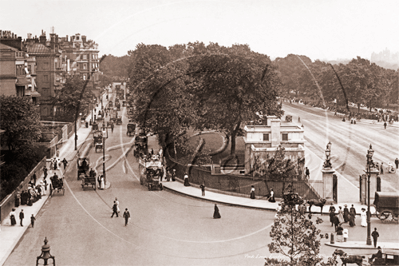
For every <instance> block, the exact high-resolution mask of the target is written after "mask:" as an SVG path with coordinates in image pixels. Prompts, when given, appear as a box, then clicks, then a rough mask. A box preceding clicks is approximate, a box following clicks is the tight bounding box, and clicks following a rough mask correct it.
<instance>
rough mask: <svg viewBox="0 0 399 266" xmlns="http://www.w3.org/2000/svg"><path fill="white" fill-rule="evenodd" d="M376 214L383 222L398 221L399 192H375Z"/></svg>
mask: <svg viewBox="0 0 399 266" xmlns="http://www.w3.org/2000/svg"><path fill="white" fill-rule="evenodd" d="M373 205H374V206H375V210H376V215H377V217H378V219H380V220H381V221H382V222H395V223H397V222H398V216H399V194H398V193H397V192H375V197H374V203H373Z"/></svg>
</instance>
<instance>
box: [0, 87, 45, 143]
mask: <svg viewBox="0 0 399 266" xmlns="http://www.w3.org/2000/svg"><path fill="white" fill-rule="evenodd" d="M0 106H1V116H0V125H1V129H3V130H5V132H4V135H3V136H4V137H2V138H1V141H2V144H6V145H7V146H8V148H9V149H10V150H15V149H17V148H18V147H19V146H21V145H23V144H31V143H32V142H34V141H37V140H39V139H40V137H41V124H40V115H39V112H38V110H37V108H36V106H35V105H34V104H33V103H32V102H31V100H30V99H29V98H28V97H18V96H4V95H1V96H0Z"/></svg>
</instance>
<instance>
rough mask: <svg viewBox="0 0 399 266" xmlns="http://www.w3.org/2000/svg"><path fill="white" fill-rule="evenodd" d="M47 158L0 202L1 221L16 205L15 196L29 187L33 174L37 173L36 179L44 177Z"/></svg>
mask: <svg viewBox="0 0 399 266" xmlns="http://www.w3.org/2000/svg"><path fill="white" fill-rule="evenodd" d="M46 159H47V158H46V157H44V158H43V159H42V160H41V161H40V162H39V163H38V164H37V165H36V166H35V168H33V170H32V171H31V172H30V173H29V174H28V175H27V176H26V177H25V179H24V180H23V181H22V182H21V183H20V184H19V186H18V188H17V189H16V190H14V191H13V192H12V193H11V194H10V195H8V196H7V197H5V198H4V199H3V200H2V201H1V202H0V221H3V220H4V219H7V218H8V215H9V214H10V212H11V210H12V208H14V207H15V196H16V195H18V194H19V193H20V192H21V191H22V190H27V189H28V184H29V182H30V180H31V177H32V176H33V174H34V173H36V180H38V179H39V178H41V177H42V175H43V167H44V166H45V165H46Z"/></svg>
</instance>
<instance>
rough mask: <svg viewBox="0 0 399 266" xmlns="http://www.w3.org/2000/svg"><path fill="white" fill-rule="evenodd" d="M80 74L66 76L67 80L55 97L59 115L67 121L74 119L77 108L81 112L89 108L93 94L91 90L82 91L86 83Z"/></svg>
mask: <svg viewBox="0 0 399 266" xmlns="http://www.w3.org/2000/svg"><path fill="white" fill-rule="evenodd" d="M85 82H86V81H85V80H83V79H82V78H81V77H80V76H79V75H71V76H68V77H67V78H66V82H65V84H64V86H63V87H62V89H61V90H60V91H59V92H58V94H57V96H56V97H55V98H54V99H53V100H54V105H55V106H57V107H58V110H60V111H59V113H58V115H59V116H61V117H62V118H64V119H65V120H66V121H73V119H74V114H75V113H76V109H77V108H78V107H79V112H82V111H83V110H85V109H86V108H88V106H89V103H90V101H91V99H93V96H94V95H93V94H92V92H91V91H90V90H85V91H84V93H83V95H82V91H83V88H84V85H85Z"/></svg>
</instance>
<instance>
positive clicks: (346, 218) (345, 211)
mask: <svg viewBox="0 0 399 266" xmlns="http://www.w3.org/2000/svg"><path fill="white" fill-rule="evenodd" d="M347 222H349V209H348V205H346V204H345V205H344V223H347Z"/></svg>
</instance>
